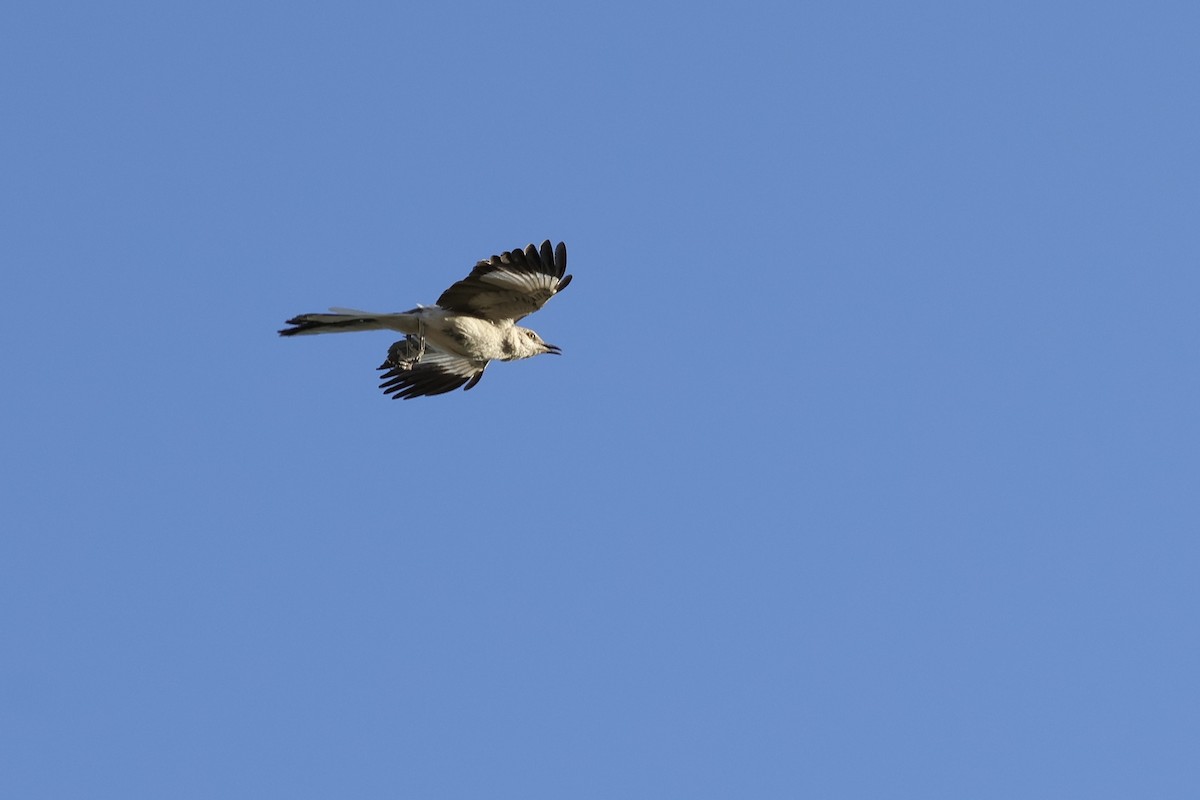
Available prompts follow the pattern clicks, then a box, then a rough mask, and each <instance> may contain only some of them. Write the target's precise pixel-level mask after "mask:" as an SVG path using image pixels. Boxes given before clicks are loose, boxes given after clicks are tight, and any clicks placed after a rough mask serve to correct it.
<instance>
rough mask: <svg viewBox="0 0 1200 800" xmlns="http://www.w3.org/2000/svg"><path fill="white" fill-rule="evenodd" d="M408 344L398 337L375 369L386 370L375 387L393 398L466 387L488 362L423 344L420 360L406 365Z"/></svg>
mask: <svg viewBox="0 0 1200 800" xmlns="http://www.w3.org/2000/svg"><path fill="white" fill-rule="evenodd" d="M410 338H415V337H410ZM411 346H412V345H411V344H410V343H409V340H406V339H401V340H400V341H398V342H396V343H395V344H393V345H392V346H391V348H389V349H388V357H387V360H386V361H384V362H383V363H382V364H380V365H379V369H382V370H387V372H385V373H383V382H382V383H380V384H379V388H380V389H383V392H384V394H390V395H391V396H392V399H393V400H396V399H398V398H401V397H403V398H404V399H405V400H408V399H410V398H413V397H422V396H427V395H435V394H445V393H446V392H452V391H454V390H455V389H457V388H458V387H460V386H462V385H463V384H466V388H467V389H470V388H471V387H472V386H474V385H475V384H477V383H479V379H480V378H482V377H483V370H484V368H485V367H486V366H487V363H488V362H486V361H472V360H471V359H469V358H463V357H462V356H458V355H454V354H452V353H447V352H445V351H443V350H438V349H437V348H435V347H433V346H432V345H428V344H427V345H426V349H425V354H424V355H422V356H421V360H420V361H418V362H416V363H415V364H411V366H410V365H409V364H408V363H406V362H405V360H404V359H405V355H406V351H407V349H408V348H409V347H411ZM464 391H465V390H464Z"/></svg>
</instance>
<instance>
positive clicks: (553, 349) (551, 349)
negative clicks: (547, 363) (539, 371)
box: [546, 344, 562, 356]
mask: <svg viewBox="0 0 1200 800" xmlns="http://www.w3.org/2000/svg"><path fill="white" fill-rule="evenodd" d="M546 352H547V353H553V354H554V355H556V356H561V355H562V348H561V347H559V346H558V345H556V344H548V345H546Z"/></svg>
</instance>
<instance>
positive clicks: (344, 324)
mask: <svg viewBox="0 0 1200 800" xmlns="http://www.w3.org/2000/svg"><path fill="white" fill-rule="evenodd" d="M331 311H334V312H336V313H333V314H301V315H300V316H298V317H292V318H291V319H289V320H288V321H287V324H288V325H292V326H294V327H291V328H284V329H283V330H281V331H280V332H279V335H280V336H300V335H306V334H316V333H349V332H351V331H400V332H401V333H416V332H417V318H416V317H415V316H414V315H413V314H412V313H411V312H405V313H403V314H375V313H372V312H370V311H358V310H357V309H352V308H335V309H331Z"/></svg>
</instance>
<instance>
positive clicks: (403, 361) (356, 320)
mask: <svg viewBox="0 0 1200 800" xmlns="http://www.w3.org/2000/svg"><path fill="white" fill-rule="evenodd" d="M566 269H567V246H566V244H565V243H563V242H559V243H558V246H557V247H551V244H550V241H549V240H546V241H544V242H542V245H541V247H540V248H539V247H535V246H534V245H532V244H530V245H528V246H527V247H525V248H524V249H523V250H522V249H521V248H516V249H513V250H508V251H506V252H503V253H501V254H500V255H498V256H496V255H494V256H492V257H491V258H489V259H485V260H483V261H479V262H477V263H476V264H475V268H474V269H472V270H471V274H469V275H468V276H467V277H465V278H463V279H462V280H460V281H458V282H457V283H455V284H454V285H452V286H451V287H450V288H449V289H447V290H446V291H444V292H442V294H441V296H440V297H439V298H438V300H437V303H436V304H434V305H432V306H420V305H419V306H417V307H416V308H413V309H410V310H408V311H401V312H394V313H386V314H378V313H374V312H370V311H361V310H358V309H353V308H331V309H329V311H330V312H331V313H328V314H300V315H299V316H296V317H292V318H291V319H289V320H288V321H287V322H286V323H284V324H286V325H291V326H292V327H290V328H284V329H283V330H281V331H279V335H280V336H307V335H312V334H319V333H348V332H351V331H378V330H387V331H397V332H399V333H403V334H404V338H403V339H400V340H399V341H397V342H395V343H394V344H392V346H391V347H389V348H388V353H387V358H386V359H384V362H383V363H382V364H380V365H379V367H378V369H379V370H382V371H383V376H382V382H381V383H380V384H379V388H381V389H383V391H384V394H387V395H390V396H391V397H392V399H393V400H396V399H400V398H403V399H405V400H411V399H412V398H414V397H426V396H432V395H438V394H445V393H447V392H452V391H454V390H455V389H458V388H459V387H460V386H461V387H463V391H467V390H469V389H471V388H473V387H474V386H475V385H476V384H477V383H479V380H480V379H481V378H482V377H483V371H484V370H485V369H486V368H487V365H488V364H489V363H491V362H492V361H517V360H519V359H522V358H532V357H534V356H540V355H542V354H544V353H550V354H552V355H560V354H561V353H562V349H561V348H559V347H558V346H556V345H552V344H547V343H546V342H545V341H543V340H542V337H541V336H539V335H538V334H537V333H536V332H535V331H533V330H531V329H529V328H523V327H521V326H520V325H518V324H517V323H518V322H520V321H521V320H522V319H523V318H524V317H526V316H528V315H529V314H532V313H533V312H534V311H537V310H538V309H539V308H541V307H542V306H544V305H545V304H546V302H547V301H548V300H549V299H550V298H551V297H553V296H554V295H556V294H558V293H559V292H561V291H562V290H563V289H565V288H567V284H569V283H570V282H571V277H572V276H570V275H567V274H566Z"/></svg>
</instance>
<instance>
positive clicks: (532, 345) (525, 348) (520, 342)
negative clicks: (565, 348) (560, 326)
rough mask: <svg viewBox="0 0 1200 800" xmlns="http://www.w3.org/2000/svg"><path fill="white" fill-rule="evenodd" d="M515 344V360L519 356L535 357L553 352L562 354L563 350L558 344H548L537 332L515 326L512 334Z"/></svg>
mask: <svg viewBox="0 0 1200 800" xmlns="http://www.w3.org/2000/svg"><path fill="white" fill-rule="evenodd" d="M512 339H513V340H514V341H513V344H514V348H513V351H514V352H513V356H512V358H513V360H516V359H518V358H533V357H534V356H540V355H542V354H543V353H551V354H553V355H556V356H557V355H562V350H561V349H560V348H559V347H558V345H553V344H547V343H546V342H545V341H543V340H542V337H540V336H538V335H537V332H535V331H531V330H529V328H519V327H514V328H513V335H512Z"/></svg>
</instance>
